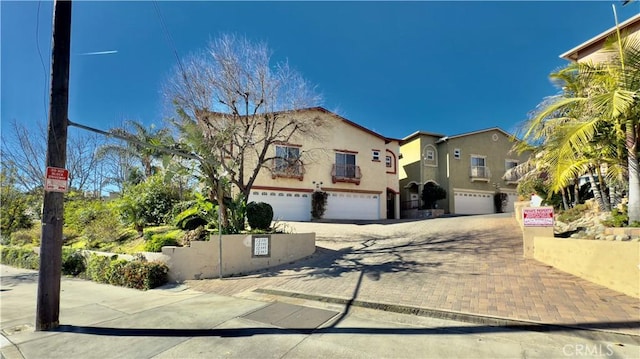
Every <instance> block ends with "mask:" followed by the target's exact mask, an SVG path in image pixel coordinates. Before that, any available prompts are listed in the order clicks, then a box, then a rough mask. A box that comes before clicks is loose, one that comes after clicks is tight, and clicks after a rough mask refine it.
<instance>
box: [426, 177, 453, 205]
mask: <svg viewBox="0 0 640 359" xmlns="http://www.w3.org/2000/svg"><path fill="white" fill-rule="evenodd" d="M445 198H447V191H446V190H445V189H444V188H442V187H440V186H438V185H437V184H435V183H434V182H427V183H425V184H424V187H423V188H422V200H423V201H424V205H425V207H426V208H427V209H432V208H435V205H436V202H437V201H439V200H441V199H445Z"/></svg>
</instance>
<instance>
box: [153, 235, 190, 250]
mask: <svg viewBox="0 0 640 359" xmlns="http://www.w3.org/2000/svg"><path fill="white" fill-rule="evenodd" d="M183 235H184V232H183V231H171V232H167V233H157V234H153V235H151V238H150V239H148V240H147V241H146V243H145V244H144V250H145V251H147V252H162V247H163V246H177V245H179V243H178V237H182V236H183ZM145 239H146V238H145Z"/></svg>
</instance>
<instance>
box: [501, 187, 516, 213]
mask: <svg viewBox="0 0 640 359" xmlns="http://www.w3.org/2000/svg"><path fill="white" fill-rule="evenodd" d="M505 193H506V194H507V196H508V197H507V198H508V199H509V201H508V202H507V208H505V209H504V211H505V212H507V213H511V212H515V208H513V204H514V203H516V201H518V194H517V193H515V192H505Z"/></svg>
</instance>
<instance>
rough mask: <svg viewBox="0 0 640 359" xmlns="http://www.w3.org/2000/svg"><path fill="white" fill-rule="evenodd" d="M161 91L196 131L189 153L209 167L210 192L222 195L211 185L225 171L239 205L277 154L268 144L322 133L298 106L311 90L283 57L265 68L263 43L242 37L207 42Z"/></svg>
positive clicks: (305, 104) (310, 101)
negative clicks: (197, 138)
mask: <svg viewBox="0 0 640 359" xmlns="http://www.w3.org/2000/svg"><path fill="white" fill-rule="evenodd" d="M165 93H166V94H167V95H168V97H169V98H170V100H172V101H173V103H174V105H175V106H176V108H177V110H178V112H179V113H180V114H181V118H180V120H179V121H181V122H182V124H183V125H188V124H187V122H190V123H191V125H190V126H191V127H192V126H194V125H195V126H197V127H198V128H199V129H200V131H199V132H200V133H201V136H202V138H201V141H202V142H203V144H202V146H199V149H196V150H197V151H200V152H199V153H198V154H199V155H200V156H201V157H202V158H203V159H205V160H206V161H207V163H208V165H209V166H210V168H209V170H210V173H209V175H210V177H211V182H212V183H211V186H210V187H211V189H210V190H211V191H213V192H214V193H212V194H211V197H215V198H222V194H220V193H217V192H218V191H220V190H219V189H217V188H218V187H220V186H218V185H217V184H218V182H219V180H220V178H221V177H222V176H221V174H222V173H223V172H226V176H225V177H226V178H227V179H228V180H229V181H230V182H231V183H233V184H234V185H235V186H236V187H237V188H238V189H239V191H240V193H241V194H242V195H243V200H244V202H245V203H246V201H247V199H248V196H249V193H250V190H251V187H252V185H253V183H254V181H255V180H256V178H257V176H258V174H259V172H260V171H261V170H262V169H265V168H266V169H270V166H268V164H269V163H270V161H271V160H273V159H274V158H276V155H275V153H273V151H270V149H271V148H273V146H274V145H275V144H278V143H287V142H289V141H290V140H291V139H292V137H294V136H296V137H299V136H305V137H310V136H320V133H321V131H320V130H319V127H320V126H322V121H321V119H320V118H318V117H317V116H315V115H314V114H313V112H310V111H301V110H302V109H307V108H311V107H315V106H318V105H319V103H320V101H321V97H320V96H319V95H318V94H317V93H316V92H315V89H314V88H313V87H312V86H311V85H310V84H309V83H308V82H307V81H306V80H305V79H304V78H303V77H302V76H301V75H300V74H299V73H298V72H297V71H295V70H293V69H292V68H291V67H290V66H289V64H288V63H287V62H279V63H276V64H274V65H272V64H271V51H270V50H269V48H268V47H267V45H266V44H265V43H255V42H251V41H249V40H248V39H247V38H245V37H238V36H233V35H223V36H221V37H219V38H218V39H216V40H214V41H212V42H211V43H210V44H209V47H208V48H207V49H206V51H204V52H202V53H200V54H198V55H195V56H192V57H191V58H189V59H188V60H187V61H185V63H184V66H183V65H180V66H179V67H178V68H177V70H176V73H175V74H174V76H173V77H172V79H171V81H169V83H168V84H167V86H166V91H165ZM183 127H185V126H183ZM186 127H189V126H186ZM219 202H222V201H219Z"/></svg>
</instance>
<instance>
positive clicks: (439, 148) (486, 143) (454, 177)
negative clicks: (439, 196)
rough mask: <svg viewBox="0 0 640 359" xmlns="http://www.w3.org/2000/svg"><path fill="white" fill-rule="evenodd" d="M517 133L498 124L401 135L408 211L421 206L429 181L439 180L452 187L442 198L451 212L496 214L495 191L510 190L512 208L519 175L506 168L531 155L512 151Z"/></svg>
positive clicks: (403, 193)
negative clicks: (466, 130) (448, 133)
mask: <svg viewBox="0 0 640 359" xmlns="http://www.w3.org/2000/svg"><path fill="white" fill-rule="evenodd" d="M512 146H513V142H512V136H511V135H510V134H508V133H507V132H505V131H504V130H502V129H500V128H497V127H494V128H489V129H485V130H479V131H474V132H469V133H463V134H459V135H455V136H445V135H442V134H437V133H430V132H423V131H418V132H414V133H412V134H411V135H409V136H407V137H405V138H403V139H402V142H401V143H400V152H401V153H402V158H401V159H400V161H399V163H400V166H399V170H400V174H399V180H400V198H401V208H402V210H403V212H405V213H408V212H409V211H412V210H415V209H417V208H419V207H420V206H421V205H422V201H421V193H422V189H423V188H424V185H425V184H426V183H428V182H434V183H436V184H437V185H439V186H440V187H442V188H444V189H445V190H446V191H447V198H446V199H444V200H441V201H438V202H437V206H438V208H441V209H444V211H445V212H446V213H456V214H486V213H495V207H494V200H493V197H494V194H495V193H496V190H499V191H500V192H502V193H506V194H507V196H508V201H509V203H510V204H511V205H509V204H507V206H506V208H505V210H506V211H513V205H512V204H513V202H514V201H515V200H516V199H517V194H516V187H517V180H518V178H516V177H514V176H510V177H504V175H505V172H506V171H507V170H509V169H510V168H512V167H515V166H517V165H518V164H519V163H522V162H524V161H526V159H527V154H523V155H517V154H515V153H511V148H512Z"/></svg>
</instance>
